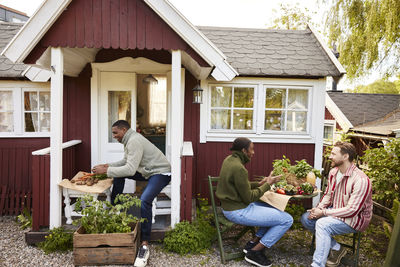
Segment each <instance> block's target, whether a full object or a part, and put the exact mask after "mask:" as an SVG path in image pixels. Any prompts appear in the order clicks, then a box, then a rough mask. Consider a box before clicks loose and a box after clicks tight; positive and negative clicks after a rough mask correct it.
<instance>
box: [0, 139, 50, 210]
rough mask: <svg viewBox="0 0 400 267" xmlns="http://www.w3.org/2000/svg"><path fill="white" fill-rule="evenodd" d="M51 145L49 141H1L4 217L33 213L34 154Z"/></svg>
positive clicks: (0, 207) (1, 181)
mask: <svg viewBox="0 0 400 267" xmlns="http://www.w3.org/2000/svg"><path fill="white" fill-rule="evenodd" d="M47 146H49V139H48V138H0V187H1V188H2V189H1V194H0V197H1V199H0V215H3V214H8V215H16V214H19V213H20V212H21V211H22V210H23V208H24V206H26V207H27V208H28V209H29V210H30V208H31V194H32V173H31V164H32V158H31V155H32V151H35V150H37V149H41V148H44V147H47Z"/></svg>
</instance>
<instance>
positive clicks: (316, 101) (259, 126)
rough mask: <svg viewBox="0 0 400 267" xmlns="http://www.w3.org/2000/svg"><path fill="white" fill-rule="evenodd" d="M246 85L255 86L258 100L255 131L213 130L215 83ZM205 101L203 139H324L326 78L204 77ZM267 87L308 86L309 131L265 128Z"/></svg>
mask: <svg viewBox="0 0 400 267" xmlns="http://www.w3.org/2000/svg"><path fill="white" fill-rule="evenodd" d="M215 85H218V86H236V87H239V86H242V87H253V86H254V87H255V92H254V97H255V99H254V103H255V106H254V108H255V110H254V112H255V115H254V119H255V121H254V122H253V125H254V126H255V127H256V129H255V132H248V131H246V132H240V131H236V130H223V131H221V130H220V131H218V132H216V131H214V130H210V117H211V116H210V111H211V107H210V106H211V86H215ZM201 87H202V88H203V89H204V92H203V94H204V95H203V99H206V100H207V101H204V103H203V104H201V105H200V143H206V142H232V141H233V140H234V139H235V138H237V137H248V138H250V139H251V140H252V141H253V142H259V143H305V144H306V143H308V144H311V143H314V144H316V143H319V142H321V144H322V142H323V140H322V139H323V138H322V136H323V128H322V127H321V125H323V123H324V109H325V87H326V79H325V78H320V79H279V78H259V77H254V78H252V77H236V78H235V79H233V80H232V81H230V82H215V80H202V81H201ZM266 88H289V89H297V88H298V89H307V90H308V109H307V131H306V132H288V131H271V130H264V121H265V120H264V118H265V93H266Z"/></svg>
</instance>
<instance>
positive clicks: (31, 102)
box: [24, 92, 38, 111]
mask: <svg viewBox="0 0 400 267" xmlns="http://www.w3.org/2000/svg"><path fill="white" fill-rule="evenodd" d="M24 106H25V110H26V111H35V110H38V99H37V92H25V93H24Z"/></svg>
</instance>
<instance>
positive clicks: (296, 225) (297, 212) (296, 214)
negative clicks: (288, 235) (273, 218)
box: [285, 204, 306, 229]
mask: <svg viewBox="0 0 400 267" xmlns="http://www.w3.org/2000/svg"><path fill="white" fill-rule="evenodd" d="M285 211H286V212H287V213H289V214H290V215H292V217H293V225H292V227H291V228H292V229H301V228H303V225H302V224H301V215H303V213H304V212H306V210H305V209H304V207H303V206H302V205H298V204H288V205H287V206H286V209H285Z"/></svg>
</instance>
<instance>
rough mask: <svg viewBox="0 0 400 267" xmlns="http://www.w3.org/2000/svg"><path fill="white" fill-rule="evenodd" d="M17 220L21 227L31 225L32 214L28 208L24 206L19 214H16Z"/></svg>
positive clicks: (24, 227)
mask: <svg viewBox="0 0 400 267" xmlns="http://www.w3.org/2000/svg"><path fill="white" fill-rule="evenodd" d="M17 221H18V223H19V225H20V226H21V229H26V228H28V227H32V215H31V214H30V213H29V210H28V209H27V208H26V207H25V208H24V210H23V211H22V213H21V214H20V215H18V216H17Z"/></svg>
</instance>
